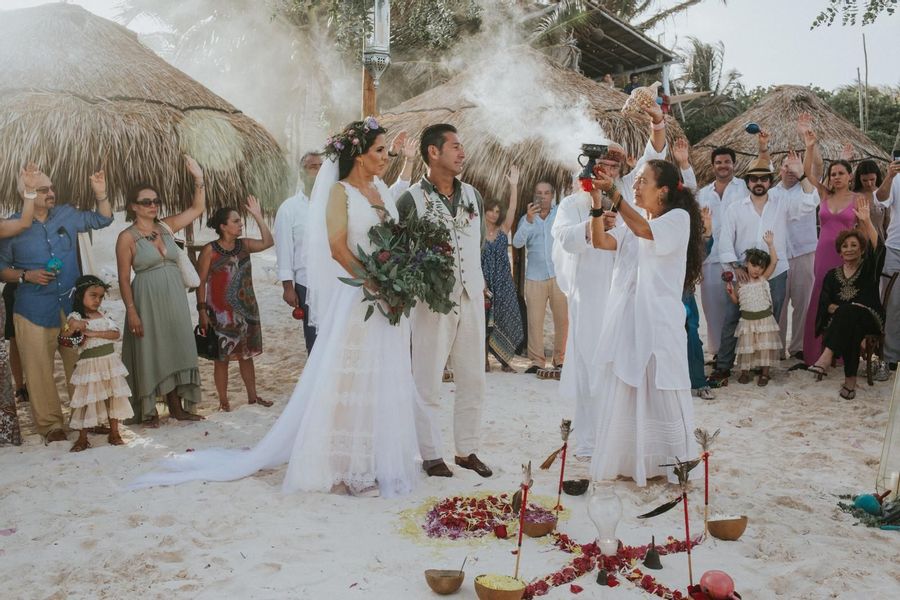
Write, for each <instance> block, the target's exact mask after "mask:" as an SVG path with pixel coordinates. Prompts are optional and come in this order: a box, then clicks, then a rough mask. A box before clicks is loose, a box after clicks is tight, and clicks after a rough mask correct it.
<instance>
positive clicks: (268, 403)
mask: <svg viewBox="0 0 900 600" xmlns="http://www.w3.org/2000/svg"><path fill="white" fill-rule="evenodd" d="M249 404H259V405H260V406H265V407H266V408H268V407H270V406H272V405H273V404H275V403H274V402H272V401H271V400H263V399H262V398H260V397H259V396H257V397H256V400H250V401H249Z"/></svg>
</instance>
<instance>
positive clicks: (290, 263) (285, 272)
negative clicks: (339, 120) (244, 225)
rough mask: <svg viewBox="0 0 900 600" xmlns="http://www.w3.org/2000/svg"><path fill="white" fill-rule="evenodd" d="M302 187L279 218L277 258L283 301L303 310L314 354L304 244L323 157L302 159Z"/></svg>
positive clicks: (308, 349) (312, 155)
mask: <svg viewBox="0 0 900 600" xmlns="http://www.w3.org/2000/svg"><path fill="white" fill-rule="evenodd" d="M300 167H301V171H300V180H301V182H302V185H301V187H300V189H299V190H298V191H297V193H296V194H294V195H293V196H291V197H290V198H288V199H287V200H285V201H284V202H282V203H281V206H279V207H278V212H277V213H276V214H275V257H276V261H277V263H276V267H277V270H278V279H279V280H280V281H281V287H282V288H283V289H284V291H283V293H282V295H281V297H282V298H283V299H284V301H285V303H286V304H287V305H288V306H290V307H293V308H297V307H298V306H299V307H301V308H302V309H303V340H304V342H305V343H306V352H307V354H308V353H309V352H312V347H313V344H314V343H315V341H316V328H315V327H312V326H310V324H309V306H307V304H306V284H307V281H306V259H305V257H304V252H303V240H304V238H305V237H306V217H307V213H308V212H309V196H308V195H307V194H309V193H310V192H312V186H313V183H314V182H315V180H316V175H318V173H319V169H320V168H321V167H322V155H321V154H320V153H318V152H307V153H306V154H304V155H303V157H302V158H301V159H300Z"/></svg>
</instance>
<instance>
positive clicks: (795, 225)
mask: <svg viewBox="0 0 900 600" xmlns="http://www.w3.org/2000/svg"><path fill="white" fill-rule="evenodd" d="M775 189H778V190H783V191H784V192H785V193H786V194H787V195H788V196H789V197H790V200H789V202H793V201H795V200H797V199H798V194H803V193H804V192H803V186H801V185H800V184H799V183H795V184H794V185H792V186H791V187H789V188H788V187H784V182H779V184H778V185H776V186H775ZM813 194H815V196H816V204H818V203H819V192H813ZM818 244H819V230H818V227H817V224H816V211H811V212H808V213H806V214H804V215H801V216H800V217H798V218H796V219H788V231H787V256H786V257H785V258H786V259H787V260H790V259H792V258H797V257H798V256H803V255H804V254H809V253H810V252H815V251H816V246H817V245H818Z"/></svg>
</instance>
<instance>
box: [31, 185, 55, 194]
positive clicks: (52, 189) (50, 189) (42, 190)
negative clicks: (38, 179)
mask: <svg viewBox="0 0 900 600" xmlns="http://www.w3.org/2000/svg"><path fill="white" fill-rule="evenodd" d="M34 191H36V192H37V193H38V194H49V193H50V192H56V188H55V187H53V186H52V185H45V186H43V187H39V188H34Z"/></svg>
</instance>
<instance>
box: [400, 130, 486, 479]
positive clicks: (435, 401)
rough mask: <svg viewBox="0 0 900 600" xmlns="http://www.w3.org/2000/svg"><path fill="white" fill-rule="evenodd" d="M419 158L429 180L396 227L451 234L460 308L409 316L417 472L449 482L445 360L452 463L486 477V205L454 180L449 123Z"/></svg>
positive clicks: (455, 142)
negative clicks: (423, 226)
mask: <svg viewBox="0 0 900 600" xmlns="http://www.w3.org/2000/svg"><path fill="white" fill-rule="evenodd" d="M419 151H420V152H421V155H422V160H423V161H424V162H425V168H426V173H425V176H424V177H422V179H421V181H419V182H418V183H416V184H415V185H413V186H411V187H410V188H409V190H407V191H406V192H405V193H404V194H403V195H402V196H400V198H399V199H398V200H397V211H398V212H399V213H400V221H401V222H403V221H406V220H407V219H409V218H410V217H412V216H418V217H421V218H428V219H433V220H434V221H435V222H436V223H439V224H441V225H442V226H443V227H445V228H446V229H447V230H448V232H449V234H450V244H451V246H452V248H453V255H454V259H455V263H456V264H455V265H454V266H455V269H456V282H455V285H454V287H453V292H452V293H451V299H452V300H453V301H454V302H456V304H457V306H456V308H455V309H454V310H452V311H450V313H448V314H446V315H444V314H439V313H436V312H434V311H433V310H431V308H429V307H428V306H427V305H425V304H424V303H421V302H420V303H419V304H418V305H417V306H416V307H415V308H414V309H413V312H412V317H411V319H410V324H411V326H412V370H413V378H414V379H415V381H416V389H417V390H418V392H419V396H420V397H421V398H422V403H423V404H424V406H417V413H416V434H417V435H418V438H419V450H420V453H421V456H422V469H423V470H424V471H425V472H426V473H427V474H428V476H429V477H452V476H453V472H452V471H451V470H450V468H449V467H448V466H447V465H446V463H444V459H443V458H442V454H443V443H442V441H441V436H440V427H439V426H438V425H437V422H438V411H439V410H440V408H441V405H440V396H441V376H442V374H443V371H444V366H445V365H446V364H447V359H448V358H449V359H450V361H451V362H452V364H453V370H454V381H455V383H456V394H455V396H456V397H455V399H454V403H453V438H454V443H455V447H456V459H455V462H456V464H457V465H458V466H460V467H462V468H464V469H470V470H472V471H475V472H476V473H478V474H479V475H480V476H482V477H490V476H491V475H492V471H491V469H490V468H489V467H488V466H487V465H486V464H484V463H483V462H482V461H481V459H479V458H478V456H477V454H476V453H477V452H478V444H479V442H480V439H481V413H482V409H483V407H484V392H485V378H484V343H485V314H484V289H485V284H484V275H483V274H482V272H481V246H482V244H483V242H484V234H485V223H484V221H483V219H482V215H483V214H484V202H483V201H482V199H481V195H480V194H479V193H478V191H477V190H476V189H475V188H473V187H472V186H471V185H469V184H467V183H463V182H461V181H460V180H459V179H458V176H459V174H460V173H462V169H463V162H464V161H465V158H466V154H465V151H464V150H463V145H462V142H461V141H460V139H459V135H458V134H457V132H456V128H455V127H453V126H452V125H449V124H447V123H439V124H437V125H430V126H428V127H426V128H425V130H424V131H422V137H421V140H420V141H419Z"/></svg>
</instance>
